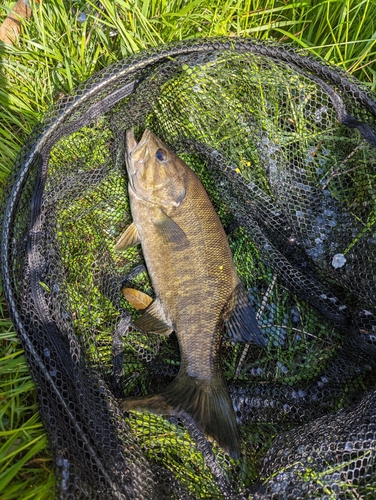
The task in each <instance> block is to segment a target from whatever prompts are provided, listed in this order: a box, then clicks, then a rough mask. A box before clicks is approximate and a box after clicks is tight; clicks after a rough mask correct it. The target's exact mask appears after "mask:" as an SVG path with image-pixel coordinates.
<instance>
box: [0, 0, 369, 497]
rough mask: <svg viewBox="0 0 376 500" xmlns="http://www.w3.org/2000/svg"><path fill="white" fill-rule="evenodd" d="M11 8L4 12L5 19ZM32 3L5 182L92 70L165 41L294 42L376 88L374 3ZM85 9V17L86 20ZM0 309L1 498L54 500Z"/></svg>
mask: <svg viewBox="0 0 376 500" xmlns="http://www.w3.org/2000/svg"><path fill="white" fill-rule="evenodd" d="M12 3H13V2H10V1H5V2H4V3H3V6H2V7H0V22H1V21H2V20H3V19H4V18H5V16H6V14H7V12H8V9H9V7H10V6H11V5H12ZM31 5H32V10H33V18H32V19H31V20H30V21H28V22H26V23H25V25H24V30H23V35H22V37H21V38H20V39H19V41H18V43H17V44H16V45H15V46H14V47H0V185H3V183H4V181H5V179H6V178H7V176H8V174H9V171H10V168H11V165H12V164H13V162H14V160H15V158H16V157H17V154H18V152H19V150H20V148H21V146H22V145H23V144H24V142H25V139H26V137H27V136H28V134H29V133H30V132H31V130H32V129H33V127H34V126H35V125H36V124H37V122H38V121H39V120H40V118H41V116H42V115H43V113H44V112H46V111H47V110H48V109H49V107H50V106H51V105H52V104H53V103H55V102H57V101H58V100H59V99H60V98H61V97H62V96H64V95H65V94H67V93H69V92H71V91H72V89H74V88H75V87H76V86H77V85H78V84H79V83H80V82H83V81H85V80H86V79H87V78H88V77H89V76H90V75H92V74H93V73H94V72H96V71H98V70H100V69H102V68H104V67H106V66H108V65H109V64H111V63H113V62H115V61H118V60H120V59H122V58H124V57H126V56H128V55H130V54H132V53H135V52H138V51H140V50H143V49H146V48H148V47H152V46H156V45H159V44H161V43H165V42H171V41H175V40H185V39H191V38H197V37H204V36H205V37H206V36H221V35H231V36H241V37H242V36H252V37H257V38H261V39H268V38H273V39H277V40H281V41H283V42H285V41H293V42H294V43H295V46H297V47H301V48H302V49H304V50H308V51H311V52H312V53H315V54H317V55H319V56H321V57H322V58H324V59H325V60H327V61H329V62H331V63H333V64H336V65H338V66H340V67H341V68H344V69H346V70H347V71H349V72H350V73H352V74H353V75H355V76H356V77H357V78H359V79H360V80H361V81H362V82H364V84H365V85H367V86H369V87H370V88H371V89H372V90H376V70H375V69H374V68H375V67H376V66H375V61H376V4H375V2H374V1H373V0H364V1H359V0H352V1H350V0H331V1H329V0H323V1H313V0H312V1H309V0H306V1H296V2H286V1H273V0H271V1H250V0H248V1H239V0H238V1H235V0H220V1H214V0H210V1H209V0H194V1H192V2H187V1H183V0H180V1H177V0H171V1H168V2H167V1H166V0H149V1H148V0H144V1H141V0H139V1H138V0H133V1H122V0H118V1H116V2H114V1H113V0H102V1H100V2H90V1H89V2H86V1H81V0H79V1H73V0H70V1H69V0H55V1H52V0H49V1H48V0H47V1H44V2H41V3H40V4H35V3H34V1H32V2H31ZM81 12H85V13H86V14H87V18H86V20H85V21H84V22H80V20H79V14H80V13H81ZM239 264H240V262H239ZM274 293H275V294H279V293H280V292H279V291H278V290H275V292H274ZM273 300H277V299H273ZM0 307H1V318H0V374H1V375H0V402H1V406H0V496H1V498H4V499H20V500H25V499H27V498H32V497H34V498H36V499H44V498H52V497H53V493H52V491H53V490H52V488H53V475H52V472H51V466H52V463H51V460H50V457H49V452H48V447H47V441H46V436H45V433H44V430H43V427H42V424H41V423H40V420H39V418H38V413H37V401H36V394H35V390H34V388H33V383H32V381H31V378H30V376H29V374H28V369H27V365H26V362H25V358H24V355H23V352H22V349H21V347H20V344H19V341H18V340H17V337H16V334H15V332H14V330H13V327H12V324H11V322H10V321H9V318H8V316H7V312H6V309H5V306H4V303H3V302H1V303H0ZM277 375H278V374H277V372H276V376H277ZM171 467H173V458H172V457H171ZM192 474H193V472H192Z"/></svg>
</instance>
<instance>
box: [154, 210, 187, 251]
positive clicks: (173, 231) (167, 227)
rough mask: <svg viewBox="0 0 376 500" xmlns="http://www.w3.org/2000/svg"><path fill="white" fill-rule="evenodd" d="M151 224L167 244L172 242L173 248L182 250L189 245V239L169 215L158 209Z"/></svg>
mask: <svg viewBox="0 0 376 500" xmlns="http://www.w3.org/2000/svg"><path fill="white" fill-rule="evenodd" d="M152 222H153V224H154V225H155V227H156V228H157V230H158V232H159V233H160V235H161V236H162V239H163V240H164V241H165V243H167V244H172V245H173V247H174V249H178V250H183V249H185V248H188V247H189V240H188V238H187V235H186V234H185V232H184V231H183V230H182V228H181V227H180V226H179V224H177V223H176V222H175V221H174V220H173V219H172V218H171V217H169V216H168V215H167V214H165V213H164V212H163V210H160V211H159V212H158V215H157V216H156V217H154V218H153V219H152Z"/></svg>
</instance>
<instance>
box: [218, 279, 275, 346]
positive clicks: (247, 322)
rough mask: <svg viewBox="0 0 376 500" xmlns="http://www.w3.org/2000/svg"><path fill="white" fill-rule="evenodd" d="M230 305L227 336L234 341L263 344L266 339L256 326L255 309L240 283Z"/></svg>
mask: <svg viewBox="0 0 376 500" xmlns="http://www.w3.org/2000/svg"><path fill="white" fill-rule="evenodd" d="M232 307H233V309H232V312H231V315H230V317H229V318H228V319H227V322H226V325H227V331H228V334H229V336H230V337H231V338H232V339H233V340H235V341H236V342H252V343H253V344H258V345H262V346H265V345H266V340H265V338H264V337H263V335H262V334H261V332H260V329H259V327H258V324H257V320H256V314H255V311H254V310H253V307H252V304H251V302H250V300H249V297H248V294H247V292H246V290H245V288H244V287H243V285H242V284H241V283H239V285H238V286H237V287H236V288H235V290H234V294H233V297H232Z"/></svg>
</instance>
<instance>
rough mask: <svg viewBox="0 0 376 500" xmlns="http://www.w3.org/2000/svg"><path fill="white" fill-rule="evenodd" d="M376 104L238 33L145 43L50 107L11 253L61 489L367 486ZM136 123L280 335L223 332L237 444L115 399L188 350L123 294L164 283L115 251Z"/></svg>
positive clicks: (14, 308)
mask: <svg viewBox="0 0 376 500" xmlns="http://www.w3.org/2000/svg"><path fill="white" fill-rule="evenodd" d="M375 119H376V103H375V101H374V99H373V97H372V96H371V95H370V94H369V93H368V92H367V90H366V89H365V88H363V87H362V86H361V85H360V84H359V83H358V82H357V81H355V80H354V79H353V78H351V77H349V76H348V75H346V74H345V73H344V72H342V71H340V70H339V69H337V68H332V67H329V66H327V65H325V64H323V63H322V62H320V61H317V60H316V59H314V58H313V57H312V56H309V55H307V54H304V53H297V52H296V51H294V50H293V49H292V48H290V47H287V46H281V45H276V44H273V43H271V44H270V43H269V44H265V43H260V42H256V41H254V40H237V39H230V40H228V39H226V40H209V41H194V42H189V43H180V44H175V45H173V46H169V47H162V48H160V49H155V50H154V51H150V52H146V53H142V54H139V55H137V56H134V57H132V58H130V59H127V60H126V61H125V62H123V63H120V64H117V65H115V66H111V67H110V68H108V69H106V70H105V71H104V72H102V73H101V74H99V75H97V76H95V77H94V78H92V79H91V80H90V81H89V82H87V83H86V84H85V85H83V86H82V87H81V88H80V89H79V90H77V92H76V93H75V94H74V95H72V96H69V97H67V98H65V99H64V100H63V101H61V102H59V103H58V104H57V105H56V106H55V107H54V108H53V109H52V110H51V112H50V113H49V114H48V116H46V118H45V120H44V122H43V124H42V125H41V126H40V127H39V128H38V130H36V131H35V133H34V135H33V136H32V137H31V138H30V140H29V143H28V144H27V145H26V147H25V148H24V150H23V153H22V154H21V156H20V158H19V160H18V162H17V164H16V165H15V168H14V171H13V172H14V173H13V175H12V176H11V179H10V181H9V184H8V189H7V190H6V200H5V203H4V215H3V223H2V230H3V233H2V234H3V236H2V257H1V259H2V260H1V262H2V271H3V285H4V290H5V294H6V297H7V300H8V304H9V308H10V311H11V315H12V319H13V321H14V323H15V326H16V328H17V331H18V332H19V336H20V338H21V341H22V343H23V346H24V348H25V352H26V356H27V360H28V363H29V365H30V369H31V372H32V375H33V378H34V380H35V382H36V384H37V389H38V394H39V401H40V411H41V415H42V418H43V421H44V423H45V427H46V430H47V432H48V437H49V442H50V446H51V450H52V453H53V457H54V464H55V471H56V477H57V495H58V496H59V497H60V498H64V499H66V498H72V499H79V498H90V499H94V498H98V499H110V498H119V499H121V498H124V499H128V498H135V499H152V498H154V499H162V498H166V499H170V498H171V499H196V498H197V499H198V498H206V499H222V498H229V499H230V498H234V499H235V498H238V499H242V498H250V497H251V496H252V498H255V499H266V498H275V499H287V498H291V499H298V498H374V496H375V493H374V491H375V488H376V472H375V466H374V464H375V453H376V416H375V414H376V393H375V382H376V380H375V367H376V360H375V352H376V307H375V296H376V293H375V292H376V183H375V180H376V164H375V159H376V132H375ZM131 127H132V128H133V130H134V131H135V132H136V134H138V135H140V133H142V132H143V130H144V129H145V127H149V128H151V129H152V130H153V131H154V132H155V133H156V134H157V135H158V136H159V137H160V138H161V139H162V140H163V141H164V142H165V143H166V144H168V145H169V146H170V147H171V149H173V150H174V151H175V152H176V153H177V154H178V155H179V156H180V157H181V158H182V159H184V161H186V163H187V164H188V165H189V166H190V167H191V168H192V169H193V170H195V172H196V173H197V174H198V175H199V177H200V178H201V181H202V183H203V184H204V186H205V188H206V190H207V192H208V194H209V196H210V197H211V199H212V202H213V204H214V206H215V208H216V210H217V212H218V214H219V216H220V218H221V221H222V223H223V226H224V228H225V230H226V233H227V235H228V239H229V242H230V246H231V249H232V252H233V256H234V261H235V264H236V267H237V270H238V273H239V276H240V278H241V280H242V282H243V283H244V285H245V286H246V288H247V290H248V291H249V294H250V297H251V300H252V303H253V305H254V308H255V310H256V311H257V317H258V322H259V325H260V328H261V330H262V331H263V333H264V335H265V336H266V337H267V339H268V345H267V347H266V348H260V347H254V346H251V345H247V344H241V343H234V342H233V341H231V340H230V339H229V338H228V336H227V335H226V332H224V334H223V344H222V348H221V349H222V351H221V360H222V368H223V373H224V375H225V378H226V380H227V383H228V387H229V391H230V395H231V399H232V402H233V406H234V409H235V412H236V417H237V422H238V427H239V432H240V435H241V446H242V456H241V458H240V459H239V460H234V459H232V458H231V457H229V456H228V455H227V454H226V453H225V452H224V451H223V450H221V448H220V447H219V446H218V445H217V444H216V443H215V442H212V441H210V440H207V439H206V438H205V436H204V435H203V434H202V433H201V432H200V431H199V429H198V428H197V427H196V425H195V422H194V421H193V420H192V419H191V418H190V417H189V415H187V414H182V415H180V416H176V417H162V416H157V415H153V414H148V413H138V412H131V413H123V412H122V411H121V410H120V408H119V406H118V402H117V398H119V397H127V396H141V395H147V394H154V393H157V392H159V391H160V390H161V389H162V388H164V387H166V386H167V385H168V384H169V383H170V382H171V381H172V380H173V379H174V377H175V376H176V374H177V372H178V369H179V363H180V355H179V348H178V343H177V339H176V337H175V336H174V334H172V335H171V336H169V337H164V336H163V338H162V337H160V336H158V335H145V334H143V333H141V332H140V331H139V330H138V329H137V328H136V327H135V326H134V325H133V322H132V321H133V320H134V319H135V318H136V317H137V312H136V311H135V310H134V309H133V308H132V307H131V306H130V305H129V304H128V302H127V301H126V300H125V298H124V297H123V295H122V293H121V289H122V287H123V286H124V284H125V283H131V284H132V286H133V287H134V288H137V289H139V290H142V291H144V292H146V293H149V294H150V295H152V294H153V290H152V288H151V282H150V280H149V277H148V274H147V272H146V269H145V266H144V262H143V257H142V253H141V250H140V248H139V247H136V248H132V249H129V250H128V251H127V252H126V253H123V254H116V253H115V252H114V246H115V243H116V241H117V239H118V238H119V235H120V234H121V233H122V232H123V231H124V229H125V228H126V227H127V226H128V225H129V224H130V222H131V220H132V219H131V215H130V209H129V203H128V194H127V178H126V173H125V168H124V155H125V137H124V136H125V130H126V129H128V128H131ZM156 251H158V250H157V249H156ZM203 307H204V304H203Z"/></svg>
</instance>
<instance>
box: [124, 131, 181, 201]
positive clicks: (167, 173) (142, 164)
mask: <svg viewBox="0 0 376 500" xmlns="http://www.w3.org/2000/svg"><path fill="white" fill-rule="evenodd" d="M126 146H127V154H126V167H127V172H128V176H129V184H130V189H131V190H132V191H133V193H134V194H135V195H136V196H137V197H138V198H141V199H142V200H145V201H147V202H149V203H153V204H155V205H159V206H161V207H165V208H169V207H178V206H179V205H180V204H181V202H182V201H183V199H184V197H185V193H186V179H185V176H184V172H183V171H182V170H181V169H179V162H181V160H180V159H179V158H178V156H176V154H175V153H174V152H173V151H171V150H170V149H169V148H168V147H167V146H166V145H165V144H164V143H163V142H162V141H161V140H160V139H159V138H158V137H157V136H156V135H155V134H154V132H152V131H151V130H150V129H145V131H144V133H143V135H142V137H141V140H140V141H139V142H138V143H137V142H136V139H135V137H134V134H133V131H132V130H131V129H129V130H127V132H126Z"/></svg>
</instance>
